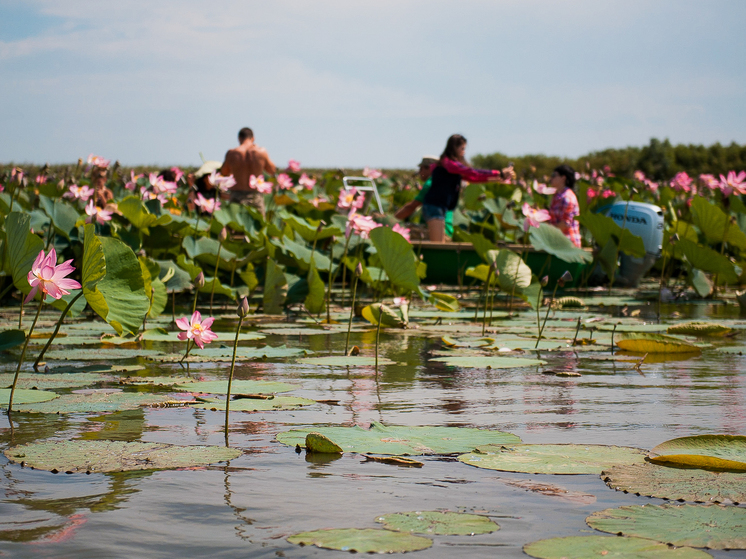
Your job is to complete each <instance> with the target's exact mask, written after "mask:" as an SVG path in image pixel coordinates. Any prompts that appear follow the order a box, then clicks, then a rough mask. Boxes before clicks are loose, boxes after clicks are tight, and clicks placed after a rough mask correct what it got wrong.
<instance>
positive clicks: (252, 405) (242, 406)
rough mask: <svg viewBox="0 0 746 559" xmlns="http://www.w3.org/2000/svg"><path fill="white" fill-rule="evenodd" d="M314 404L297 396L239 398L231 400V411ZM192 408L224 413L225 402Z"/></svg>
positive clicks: (264, 409)
mask: <svg viewBox="0 0 746 559" xmlns="http://www.w3.org/2000/svg"><path fill="white" fill-rule="evenodd" d="M315 403H316V400H309V399H308V398H299V397H297V396H275V397H274V398H267V399H263V398H239V399H238V400H231V411H272V410H291V409H295V408H299V407H301V406H310V405H311V404H315ZM192 407H193V408H200V409H206V410H215V411H225V400H220V401H217V402H205V403H203V404H194V405H192Z"/></svg>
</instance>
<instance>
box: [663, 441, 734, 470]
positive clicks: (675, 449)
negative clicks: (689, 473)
mask: <svg viewBox="0 0 746 559" xmlns="http://www.w3.org/2000/svg"><path fill="white" fill-rule="evenodd" d="M650 453H651V454H652V455H658V457H655V458H651V460H652V461H653V462H655V463H664V462H665V463H669V464H679V465H684V466H694V467H696V468H703V469H731V470H746V437H744V436H741V435H696V436H694V437H680V438H678V439H671V440H670V441H666V442H664V443H661V444H659V445H658V446H656V447H655V448H654V449H653V450H651V451H650Z"/></svg>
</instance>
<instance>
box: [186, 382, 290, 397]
mask: <svg viewBox="0 0 746 559" xmlns="http://www.w3.org/2000/svg"><path fill="white" fill-rule="evenodd" d="M175 388H178V389H180V390H188V391H189V392H204V393H207V394H225V393H226V392H228V381H227V380H205V381H200V382H191V383H186V384H179V385H176V387H175ZM298 388H302V386H300V385H298V384H289V383H287V382H270V381H266V380H237V379H234V380H233V383H231V393H232V394H273V393H275V392H290V391H291V390H296V389H298Z"/></svg>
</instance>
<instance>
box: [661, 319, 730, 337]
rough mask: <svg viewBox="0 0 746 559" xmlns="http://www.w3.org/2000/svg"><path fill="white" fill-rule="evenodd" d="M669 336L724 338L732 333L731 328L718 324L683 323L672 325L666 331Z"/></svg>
mask: <svg viewBox="0 0 746 559" xmlns="http://www.w3.org/2000/svg"><path fill="white" fill-rule="evenodd" d="M666 331H667V332H668V333H669V334H680V335H684V336H725V335H726V334H729V333H730V332H732V331H733V329H732V328H729V327H727V326H724V325H722V324H718V323H717V322H698V321H695V322H684V323H682V324H674V325H673V326H669V327H668V330H666Z"/></svg>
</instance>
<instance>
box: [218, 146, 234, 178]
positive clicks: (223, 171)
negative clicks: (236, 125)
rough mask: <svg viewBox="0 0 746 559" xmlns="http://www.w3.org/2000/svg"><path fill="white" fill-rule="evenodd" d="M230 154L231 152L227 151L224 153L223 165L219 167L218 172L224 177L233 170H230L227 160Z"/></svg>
mask: <svg viewBox="0 0 746 559" xmlns="http://www.w3.org/2000/svg"><path fill="white" fill-rule="evenodd" d="M230 156H231V152H230V151H229V152H227V153H226V154H225V159H223V166H222V167H220V174H221V175H223V176H224V177H229V176H230V175H232V174H233V171H231V164H230V162H229V160H230Z"/></svg>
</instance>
